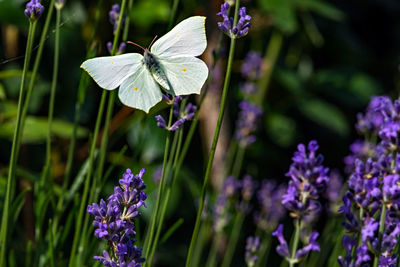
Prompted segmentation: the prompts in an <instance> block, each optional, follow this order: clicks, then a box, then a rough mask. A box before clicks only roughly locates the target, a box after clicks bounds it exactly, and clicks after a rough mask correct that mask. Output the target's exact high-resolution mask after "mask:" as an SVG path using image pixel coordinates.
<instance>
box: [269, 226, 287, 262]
mask: <svg viewBox="0 0 400 267" xmlns="http://www.w3.org/2000/svg"><path fill="white" fill-rule="evenodd" d="M272 236H275V237H276V238H277V239H278V241H279V245H278V246H277V247H276V252H278V254H279V255H281V256H282V257H284V258H289V257H290V255H289V246H288V244H287V242H286V239H285V237H284V236H283V224H280V225H278V228H277V229H276V230H275V232H273V233H272Z"/></svg>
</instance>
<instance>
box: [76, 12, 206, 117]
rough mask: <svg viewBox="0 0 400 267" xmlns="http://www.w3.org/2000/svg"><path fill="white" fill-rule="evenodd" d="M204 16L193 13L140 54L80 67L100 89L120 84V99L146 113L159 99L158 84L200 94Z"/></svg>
mask: <svg viewBox="0 0 400 267" xmlns="http://www.w3.org/2000/svg"><path fill="white" fill-rule="evenodd" d="M205 19H206V18H205V17H202V16H194V17H190V18H187V19H185V20H183V21H182V22H180V23H179V24H178V25H176V26H175V27H174V28H173V29H172V30H171V31H170V32H168V33H167V34H165V35H164V36H162V37H161V38H160V39H158V40H157V41H156V42H155V43H154V44H153V45H152V46H151V48H150V49H144V54H143V56H142V55H141V54H138V53H127V54H123V55H118V56H107V57H96V58H92V59H89V60H86V61H85V62H83V63H82V65H81V68H83V69H84V70H85V71H87V72H88V73H89V75H90V76H91V77H92V78H93V79H94V80H95V82H96V83H97V84H98V85H99V86H100V87H101V88H103V89H106V90H114V89H116V88H117V87H119V92H118V96H119V99H120V100H121V102H122V103H123V104H124V105H126V106H129V107H132V108H136V109H140V110H143V111H145V112H146V113H148V112H149V110H150V108H151V107H153V106H154V105H156V104H157V103H158V102H160V101H161V99H162V93H161V90H160V86H161V87H162V88H163V89H164V90H165V91H166V92H168V93H169V94H171V95H175V96H177V95H189V94H200V90H201V88H202V86H203V84H204V83H205V81H206V79H207V77H208V68H207V65H206V64H205V63H204V62H203V61H202V60H200V59H198V58H197V57H196V56H200V55H201V54H202V53H203V52H204V50H205V49H206V46H207V39H206V34H205V27H204V24H205Z"/></svg>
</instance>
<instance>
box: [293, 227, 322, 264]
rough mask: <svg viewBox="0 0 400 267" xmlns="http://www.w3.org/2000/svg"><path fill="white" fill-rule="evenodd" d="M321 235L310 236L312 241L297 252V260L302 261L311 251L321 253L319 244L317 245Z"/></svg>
mask: <svg viewBox="0 0 400 267" xmlns="http://www.w3.org/2000/svg"><path fill="white" fill-rule="evenodd" d="M318 236H319V234H318V233H317V232H313V233H311V235H310V240H309V241H308V244H307V245H306V246H304V247H303V248H302V249H299V250H298V251H296V260H300V259H302V258H304V257H305V256H307V255H308V253H310V252H311V251H320V247H319V244H318V243H317V238H318Z"/></svg>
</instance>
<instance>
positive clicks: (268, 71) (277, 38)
mask: <svg viewBox="0 0 400 267" xmlns="http://www.w3.org/2000/svg"><path fill="white" fill-rule="evenodd" d="M282 40H283V37H282V34H281V33H280V32H278V31H275V32H273V33H272V36H271V39H270V41H269V43H268V47H267V51H266V54H265V58H264V62H263V65H264V66H267V67H266V68H265V71H264V73H263V75H262V76H261V78H260V79H259V80H258V83H257V85H258V88H259V91H258V93H257V95H256V96H255V97H254V102H255V103H256V104H258V105H259V106H261V105H262V103H263V101H264V98H265V96H266V95H267V92H268V87H269V84H270V82H271V77H272V72H273V70H274V67H275V64H276V60H277V59H278V56H279V51H280V50H281V47H282Z"/></svg>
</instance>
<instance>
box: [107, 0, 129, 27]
mask: <svg viewBox="0 0 400 267" xmlns="http://www.w3.org/2000/svg"><path fill="white" fill-rule="evenodd" d="M120 13H121V9H120V7H119V5H118V4H114V5H113V6H112V7H111V10H110V12H108V15H109V17H110V23H111V24H112V25H113V26H114V34H115V32H116V31H117V28H118V20H119V16H120ZM125 17H126V16H125V15H124V16H123V18H122V24H124V22H125ZM121 26H122V25H121Z"/></svg>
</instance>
